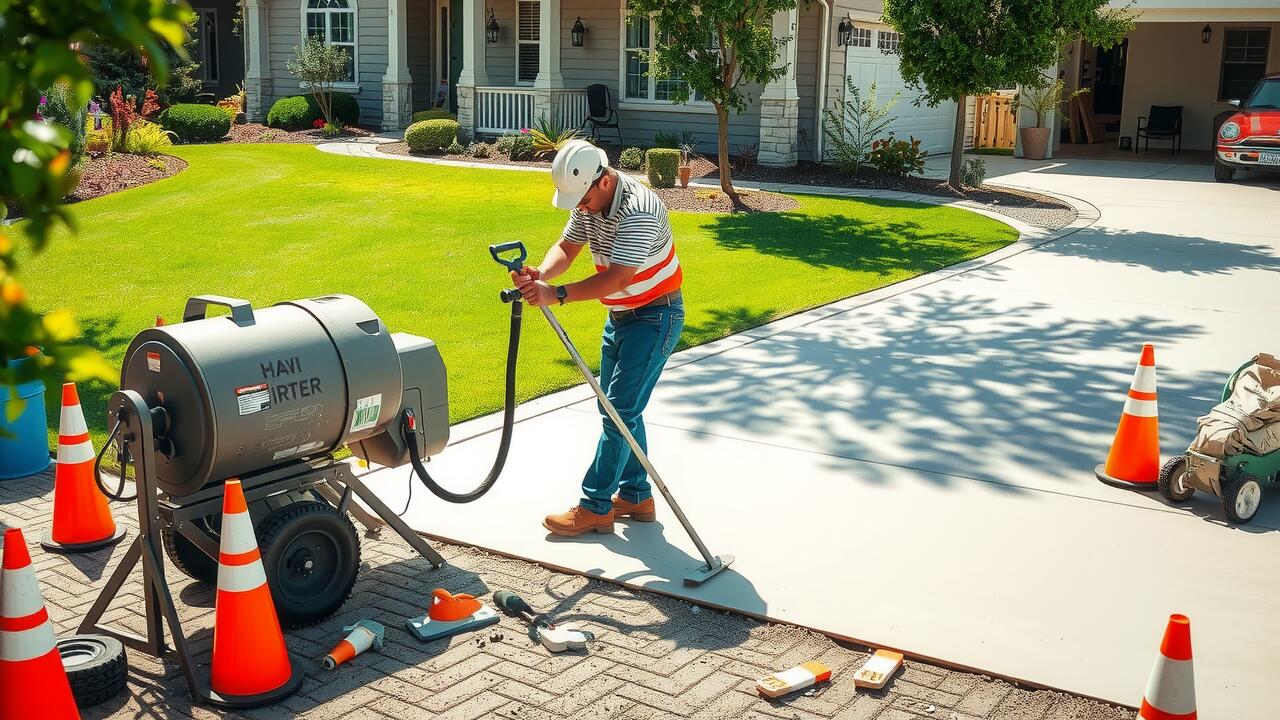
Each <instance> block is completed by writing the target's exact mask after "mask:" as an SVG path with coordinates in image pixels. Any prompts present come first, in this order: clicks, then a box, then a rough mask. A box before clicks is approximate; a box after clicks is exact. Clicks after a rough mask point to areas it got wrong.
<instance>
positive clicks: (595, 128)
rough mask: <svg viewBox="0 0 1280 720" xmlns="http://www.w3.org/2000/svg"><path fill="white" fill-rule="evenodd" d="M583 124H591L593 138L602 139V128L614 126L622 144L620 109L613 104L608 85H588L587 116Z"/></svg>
mask: <svg viewBox="0 0 1280 720" xmlns="http://www.w3.org/2000/svg"><path fill="white" fill-rule="evenodd" d="M582 124H583V125H590V126H591V139H592V140H598V139H600V128H613V131H614V132H616V133H617V134H618V145H622V128H620V127H618V109H617V108H616V107H614V105H613V96H611V95H610V94H609V86H608V85H599V84H596V85H588V86H587V118H586V119H585V120H583V121H582Z"/></svg>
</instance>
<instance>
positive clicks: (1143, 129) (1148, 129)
mask: <svg viewBox="0 0 1280 720" xmlns="http://www.w3.org/2000/svg"><path fill="white" fill-rule="evenodd" d="M1151 138H1156V139H1157V140H1168V141H1169V154H1170V155H1173V154H1175V153H1180V152H1182V106H1181V105H1152V106H1151V111H1150V112H1149V113H1147V115H1146V116H1140V117H1139V118H1138V142H1142V141H1143V140H1144V139H1145V141H1146V143H1145V145H1146V150H1147V151H1148V152H1150V151H1151ZM1137 144H1138V143H1137V142H1135V143H1134V152H1137V150H1138V148H1137Z"/></svg>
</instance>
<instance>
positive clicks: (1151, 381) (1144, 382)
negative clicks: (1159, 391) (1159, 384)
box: [1132, 365, 1156, 393]
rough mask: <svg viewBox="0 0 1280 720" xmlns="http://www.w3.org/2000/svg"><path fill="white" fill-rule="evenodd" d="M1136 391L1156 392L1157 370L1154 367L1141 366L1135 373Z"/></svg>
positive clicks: (1134, 387)
mask: <svg viewBox="0 0 1280 720" xmlns="http://www.w3.org/2000/svg"><path fill="white" fill-rule="evenodd" d="M1132 387H1133V389H1134V390H1137V391H1138V392H1147V393H1153V392H1155V391H1156V368H1155V366H1154V365H1139V366H1138V369H1137V370H1134V371H1133V385H1132Z"/></svg>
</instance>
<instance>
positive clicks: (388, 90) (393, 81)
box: [382, 0, 413, 130]
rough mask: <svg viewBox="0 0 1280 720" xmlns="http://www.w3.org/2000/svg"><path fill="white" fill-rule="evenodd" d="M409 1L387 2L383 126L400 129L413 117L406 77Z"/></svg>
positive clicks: (410, 86)
mask: <svg viewBox="0 0 1280 720" xmlns="http://www.w3.org/2000/svg"><path fill="white" fill-rule="evenodd" d="M407 3H408V0H388V1H387V72H386V74H384V75H383V76H382V129H383V130H399V129H401V128H404V127H407V126H408V125H409V119H410V118H412V117H413V81H412V79H411V78H410V77H409V30H408V22H409V15H408V8H407Z"/></svg>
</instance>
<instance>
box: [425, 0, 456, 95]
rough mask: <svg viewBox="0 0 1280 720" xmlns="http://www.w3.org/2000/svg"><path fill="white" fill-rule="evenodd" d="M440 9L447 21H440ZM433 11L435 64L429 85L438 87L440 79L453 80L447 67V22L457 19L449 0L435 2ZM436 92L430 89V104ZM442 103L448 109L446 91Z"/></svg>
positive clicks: (449, 45)
mask: <svg viewBox="0 0 1280 720" xmlns="http://www.w3.org/2000/svg"><path fill="white" fill-rule="evenodd" d="M441 10H443V11H444V12H445V15H446V17H447V18H448V23H442V22H440V11H441ZM435 13H436V15H435V17H433V18H431V24H432V25H434V26H435V29H436V33H435V34H436V37H435V41H436V43H435V53H434V54H435V65H434V66H432V68H431V70H432V75H434V76H435V77H433V78H431V83H430V86H431V87H432V88H438V87H439V84H440V80H441V79H444V80H445V81H446V82H452V81H453V77H452V75H453V73H451V72H449V71H450V69H451V68H450V67H449V53H450V52H452V51H453V47H452V42H451V36H450V34H449V24H452V23H455V22H457V20H458V19H457V18H455V17H454V16H453V6H452V4H451V3H450V1H449V0H439V2H437V3H436V8H435ZM436 92H437V90H432V94H431V99H432V105H434V104H435V97H436V96H435V93H436ZM444 104H445V109H448V107H449V97H448V94H447V93H446V95H445V100H444Z"/></svg>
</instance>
